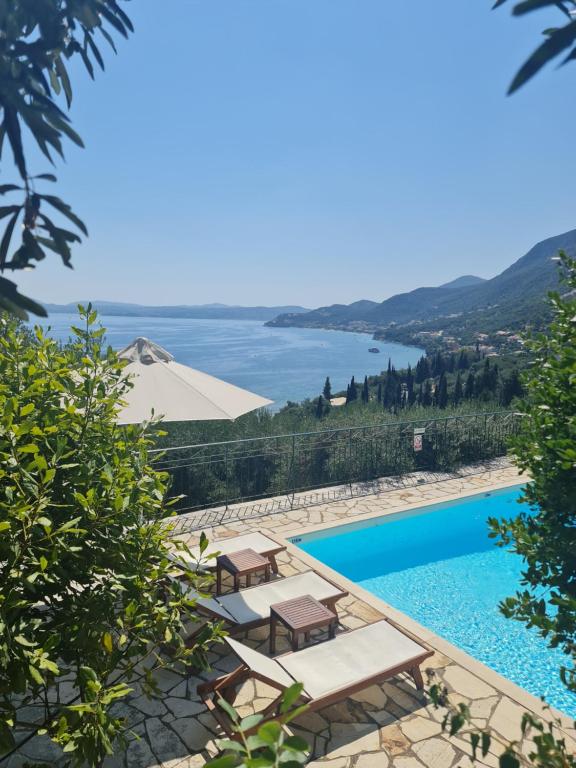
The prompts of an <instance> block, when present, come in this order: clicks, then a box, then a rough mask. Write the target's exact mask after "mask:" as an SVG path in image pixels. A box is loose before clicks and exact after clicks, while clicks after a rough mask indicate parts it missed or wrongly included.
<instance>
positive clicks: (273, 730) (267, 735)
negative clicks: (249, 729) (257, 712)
mask: <svg viewBox="0 0 576 768" xmlns="http://www.w3.org/2000/svg"><path fill="white" fill-rule="evenodd" d="M240 725H241V727H242V723H241V724H240ZM281 733H282V728H281V727H280V725H279V724H278V723H276V722H274V721H272V722H270V723H264V725H262V726H260V728H258V736H259V737H260V738H261V739H262V741H265V742H266V743H267V744H276V742H277V741H278V739H279V738H280V735H281Z"/></svg>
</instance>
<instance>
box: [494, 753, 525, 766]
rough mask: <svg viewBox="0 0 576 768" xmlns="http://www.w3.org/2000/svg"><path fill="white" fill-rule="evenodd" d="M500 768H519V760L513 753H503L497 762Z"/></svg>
mask: <svg viewBox="0 0 576 768" xmlns="http://www.w3.org/2000/svg"><path fill="white" fill-rule="evenodd" d="M498 762H499V764H500V768H520V760H519V759H518V758H517V757H516V755H515V754H514V753H513V752H509V751H508V750H507V751H506V752H503V753H502V754H501V755H500V758H499V760H498Z"/></svg>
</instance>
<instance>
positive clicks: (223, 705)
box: [218, 697, 240, 723]
mask: <svg viewBox="0 0 576 768" xmlns="http://www.w3.org/2000/svg"><path fill="white" fill-rule="evenodd" d="M218 706H219V707H220V709H223V710H224V712H226V714H227V715H228V717H229V718H230V720H232V722H233V723H237V722H238V720H239V719H240V718H239V715H238V713H237V712H236V710H235V709H234V707H233V706H232V705H231V704H229V703H228V702H227V701H226V699H223V698H222V697H219V698H218Z"/></svg>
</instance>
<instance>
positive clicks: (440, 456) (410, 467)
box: [154, 411, 519, 513]
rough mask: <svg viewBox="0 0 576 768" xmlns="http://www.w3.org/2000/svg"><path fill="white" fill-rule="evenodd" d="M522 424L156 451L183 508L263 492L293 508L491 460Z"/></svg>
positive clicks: (440, 426)
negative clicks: (320, 495)
mask: <svg viewBox="0 0 576 768" xmlns="http://www.w3.org/2000/svg"><path fill="white" fill-rule="evenodd" d="M518 425H519V417H518V415H517V414H514V413H511V412H508V411H500V412H495V413H479V414H471V415H469V414H467V415H461V416H450V417H446V418H440V419H422V420H418V421H407V422H389V423H385V424H380V425H377V426H364V427H350V428H346V429H332V430H323V431H318V432H303V433H297V434H289V435H276V436H272V437H256V438H248V439H244V440H233V441H229V442H220V443H204V444H199V445H188V446H184V447H181V448H180V447H179V448H168V449H165V450H163V451H158V452H154V453H157V459H156V461H155V467H156V468H157V469H161V470H164V471H166V472H168V473H169V474H170V476H171V494H172V495H174V496H177V497H179V498H178V500H177V502H176V505H175V506H176V510H177V511H178V512H179V513H189V512H193V511H196V510H206V509H210V508H223V509H224V510H227V509H228V508H229V507H230V506H232V505H238V504H242V503H247V502H254V501H257V500H259V499H264V498H266V497H284V499H285V500H286V501H287V502H288V506H290V507H293V506H294V505H295V504H298V505H301V504H300V503H299V502H298V501H297V499H298V498H300V497H301V496H302V494H305V493H306V492H307V491H310V490H312V489H322V488H328V487H331V486H347V487H348V489H349V491H350V494H351V493H352V488H353V486H358V485H360V486H361V485H362V484H366V483H370V482H373V481H375V480H376V479H379V478H390V477H394V478H402V477H403V476H408V475H410V476H413V475H422V473H424V474H426V473H432V474H437V473H449V472H454V471H457V470H458V469H459V468H461V467H464V466H466V465H473V464H478V463H482V462H490V461H491V460H494V459H497V458H498V457H502V456H505V454H506V452H507V446H508V441H509V439H510V437H512V436H513V435H514V434H515V433H516V432H517V429H518ZM337 495H338V496H339V495H340V494H337ZM282 506H284V507H285V506H286V503H284V504H283V505H282Z"/></svg>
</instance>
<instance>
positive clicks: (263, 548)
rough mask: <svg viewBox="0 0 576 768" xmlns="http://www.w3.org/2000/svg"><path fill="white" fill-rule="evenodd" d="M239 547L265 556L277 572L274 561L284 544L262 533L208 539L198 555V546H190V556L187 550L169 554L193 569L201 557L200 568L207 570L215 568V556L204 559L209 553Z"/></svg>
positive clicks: (227, 552) (222, 553)
mask: <svg viewBox="0 0 576 768" xmlns="http://www.w3.org/2000/svg"><path fill="white" fill-rule="evenodd" d="M241 549H253V550H254V552H257V553H258V554H259V555H262V556H263V557H267V558H268V559H269V560H270V563H271V564H272V570H273V571H274V573H278V565H277V563H276V555H277V554H279V553H280V552H284V550H285V549H286V547H285V546H282V545H281V544H278V542H277V541H274V539H271V538H270V537H269V536H265V535H264V534H263V533H259V532H256V533H245V534H243V535H242V536H233V537H230V538H228V539H220V540H219V541H210V542H209V544H208V547H207V548H206V550H205V551H204V552H203V553H202V555H200V548H199V547H190V551H191V553H192V557H190V556H189V555H188V553H187V552H179V551H177V550H175V551H174V552H173V553H172V554H171V555H170V557H171V559H172V560H173V561H174V563H175V564H176V565H178V564H181V565H183V566H184V567H185V568H188V569H195V568H196V566H197V562H198V560H199V559H200V557H201V558H202V565H201V567H202V569H204V570H209V569H213V568H216V558H215V557H212V558H211V559H210V560H206V558H207V557H208V556H209V555H215V554H216V553H218V554H220V555H229V554H231V553H232V552H238V551H239V550H241Z"/></svg>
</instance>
